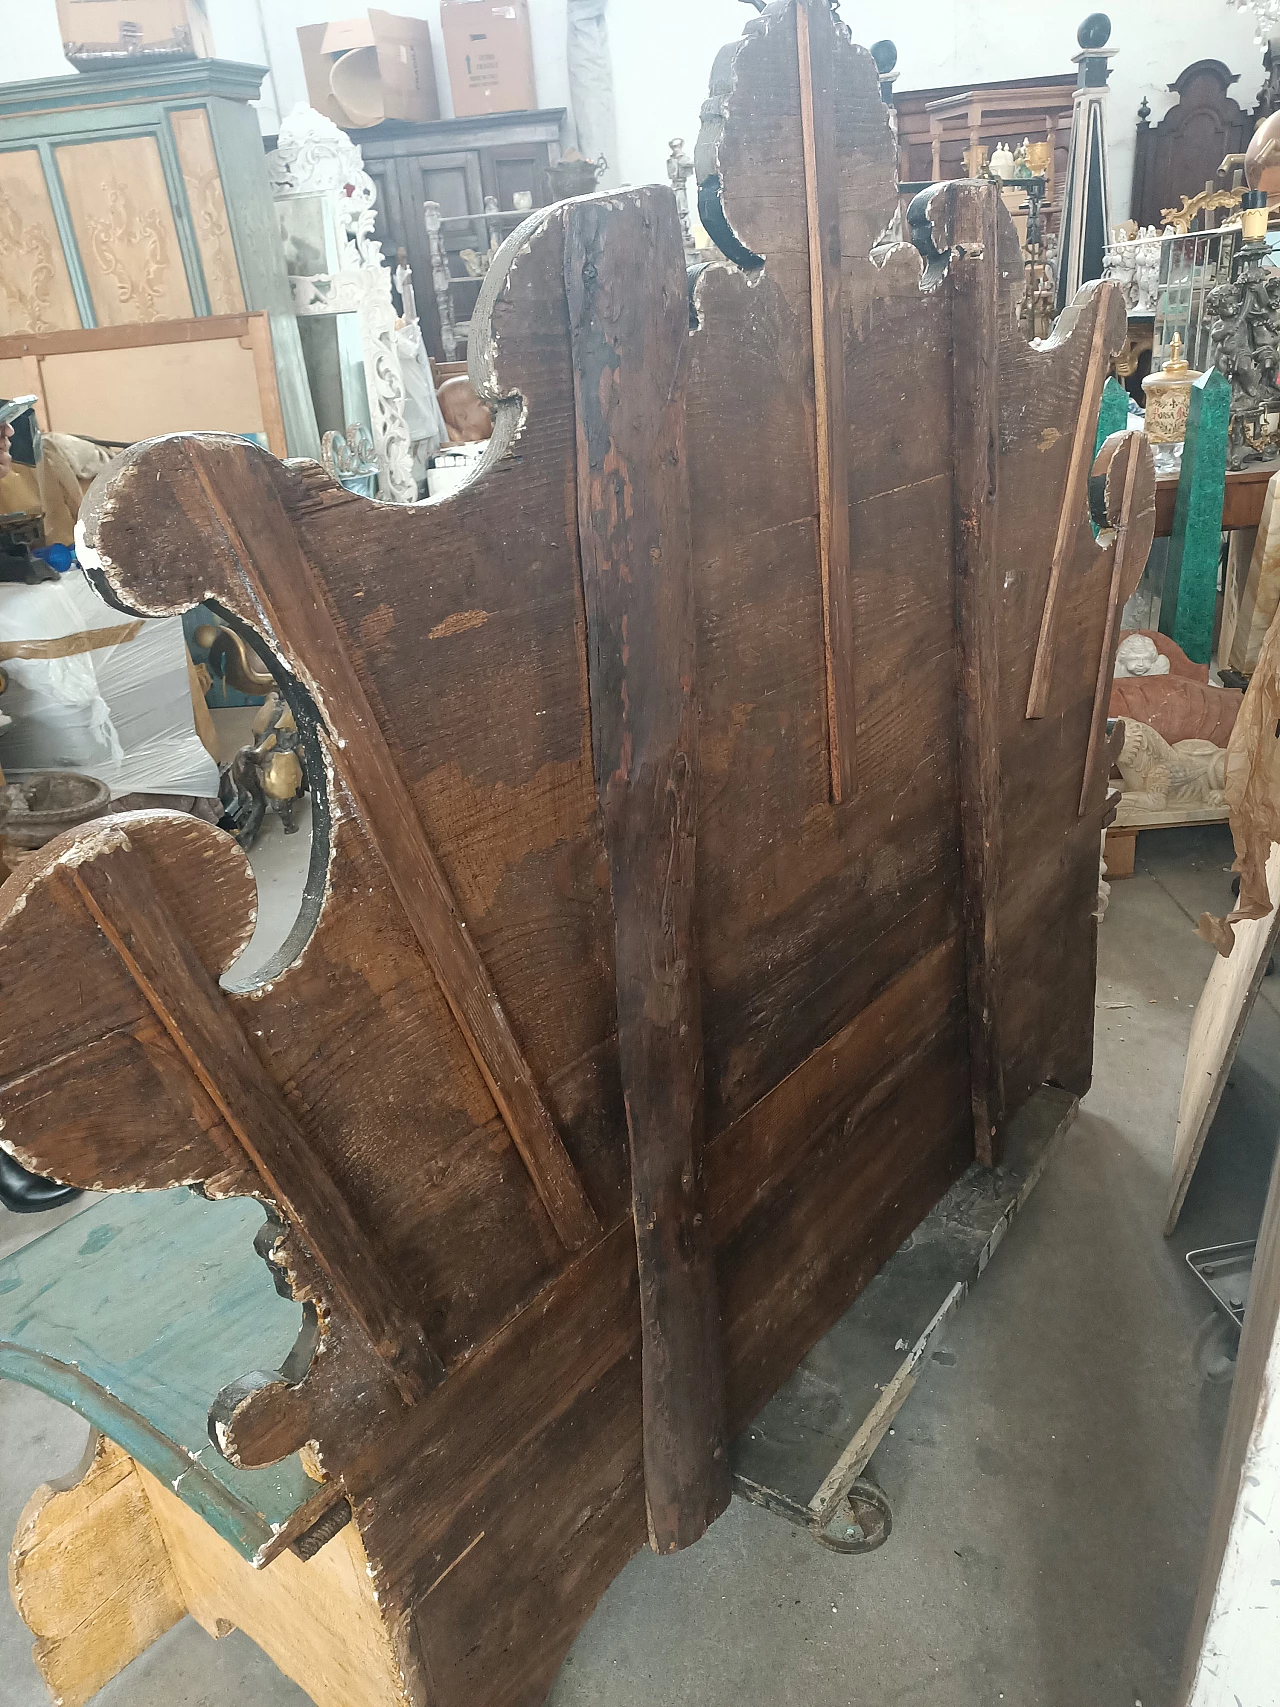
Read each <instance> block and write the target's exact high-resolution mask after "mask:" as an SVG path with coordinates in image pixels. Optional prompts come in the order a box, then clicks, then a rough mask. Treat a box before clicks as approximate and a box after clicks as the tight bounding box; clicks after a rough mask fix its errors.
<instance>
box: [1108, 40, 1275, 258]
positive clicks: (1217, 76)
mask: <svg viewBox="0 0 1280 1707" xmlns="http://www.w3.org/2000/svg"><path fill="white" fill-rule="evenodd" d="M1239 81H1240V76H1239V73H1238V72H1235V71H1232V70H1230V69H1229V68H1228V67H1227V66H1225V65H1224V64H1223V63H1222V61H1221V60H1220V59H1198V60H1197V61H1196V62H1195V64H1194V65H1188V67H1187V68H1186V70H1185V71H1184V72H1183V73H1182V75H1181V76H1180V77H1178V78H1177V79H1176V80H1175V81H1174V82H1172V83H1170V85H1169V87H1170V89H1171V90H1172V91H1173V92H1174V94H1176V95H1177V97H1178V99H1177V103H1176V104H1175V105H1174V106H1172V107H1170V109H1169V111H1168V112H1167V113H1166V114H1165V116H1164V117H1163V118H1162V119H1161V120H1160V122H1159V124H1154V125H1153V124H1150V123H1148V119H1149V117H1150V112H1151V109H1150V108H1149V107H1148V106H1147V104H1146V102H1145V101H1144V102H1143V104H1142V109H1141V110H1140V111H1139V114H1138V133H1137V136H1136V137H1135V139H1134V155H1133V198H1132V204H1131V211H1132V214H1133V217H1134V219H1136V220H1137V222H1138V224H1139V225H1140V226H1147V225H1154V226H1155V228H1156V229H1157V231H1159V230H1161V229H1162V228H1163V226H1164V223H1165V220H1164V213H1165V210H1166V209H1167V208H1176V207H1177V206H1178V205H1179V203H1180V201H1181V199H1182V198H1183V197H1184V196H1196V195H1199V194H1200V192H1201V190H1204V189H1206V188H1210V187H1217V188H1223V189H1225V188H1229V187H1230V183H1231V178H1230V174H1228V175H1227V177H1226V178H1225V179H1220V178H1219V177H1218V175H1217V174H1218V167H1219V165H1220V164H1221V162H1222V161H1223V160H1224V159H1225V158H1226V157H1227V155H1229V154H1243V153H1244V151H1245V149H1246V148H1247V147H1248V146H1249V138H1250V137H1251V136H1252V135H1253V127H1254V124H1255V122H1256V119H1257V114H1256V113H1249V112H1245V111H1244V109H1243V108H1242V107H1241V106H1240V105H1239V104H1238V103H1237V102H1236V101H1233V100H1232V98H1231V96H1230V95H1229V94H1228V93H1227V91H1228V90H1229V89H1230V87H1231V85H1232V84H1233V83H1238V82H1239Z"/></svg>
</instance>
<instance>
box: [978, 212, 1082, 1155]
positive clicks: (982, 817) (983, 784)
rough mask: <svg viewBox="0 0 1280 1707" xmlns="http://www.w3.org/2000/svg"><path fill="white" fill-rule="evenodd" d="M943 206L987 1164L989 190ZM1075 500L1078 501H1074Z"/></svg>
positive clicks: (995, 364) (994, 311)
mask: <svg viewBox="0 0 1280 1707" xmlns="http://www.w3.org/2000/svg"><path fill="white" fill-rule="evenodd" d="M948 194H949V197H950V200H951V221H950V223H951V229H952V237H951V242H952V246H953V259H952V263H951V283H952V303H953V308H952V323H951V339H952V433H953V442H954V444H955V473H954V479H953V486H952V492H953V498H952V525H953V531H954V541H955V543H954V551H955V576H956V626H957V630H958V640H959V676H958V686H959V700H960V822H961V834H962V840H963V849H964V863H963V873H964V923H965V953H966V961H967V974H968V989H969V1056H970V1067H971V1074H972V1098H973V1128H974V1147H975V1150H976V1153H977V1157H978V1160H979V1161H980V1162H982V1163H984V1165H985V1166H987V1167H994V1166H995V1164H996V1162H997V1161H998V1160H999V1149H1000V1129H1001V1126H1002V1125H1003V1122H1004V1072H1003V1064H1002V1061H1001V1056H1000V1036H999V1032H1000V1015H999V1010H998V988H997V977H998V965H999V960H998V944H997V933H996V899H997V892H998V886H999V878H1000V863H1001V855H1002V844H1003V820H1002V811H1003V806H1002V801H1001V797H1000V658H999V632H1000V607H1001V589H1000V581H999V565H998V563H997V560H996V500H997V470H998V467H999V442H998V433H999V409H1000V399H999V382H1000V326H999V319H998V303H999V294H1000V288H1001V287H1000V276H999V268H998V256H997V252H996V242H997V238H996V195H997V191H996V189H995V187H994V186H986V185H982V186H978V185H974V184H959V185H956V186H954V187H953V188H952V189H950V190H949V192H948ZM1081 502H1083V497H1082V499H1081Z"/></svg>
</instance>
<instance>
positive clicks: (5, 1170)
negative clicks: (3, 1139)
mask: <svg viewBox="0 0 1280 1707" xmlns="http://www.w3.org/2000/svg"><path fill="white" fill-rule="evenodd" d="M79 1195H80V1193H79V1191H78V1190H77V1189H76V1187H75V1186H73V1185H59V1184H58V1183H57V1181H56V1180H51V1179H42V1178H41V1176H40V1175H39V1174H29V1173H28V1172H27V1170H26V1169H25V1168H22V1167H19V1166H18V1164H17V1162H15V1161H14V1159H13V1157H12V1156H11V1155H9V1154H8V1152H7V1151H5V1150H0V1203H2V1204H3V1205H4V1207H5V1208H6V1209H12V1210H13V1212H14V1214H15V1215H38V1214H39V1212H40V1211H41V1210H42V1209H57V1208H59V1207H60V1206H61V1205H62V1204H64V1203H70V1202H71V1199H72V1198H73V1197H79Z"/></svg>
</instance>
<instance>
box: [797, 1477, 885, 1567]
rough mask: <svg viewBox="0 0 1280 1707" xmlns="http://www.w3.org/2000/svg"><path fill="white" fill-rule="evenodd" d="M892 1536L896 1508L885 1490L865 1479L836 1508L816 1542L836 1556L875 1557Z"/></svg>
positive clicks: (858, 1481) (859, 1479) (817, 1536)
mask: <svg viewBox="0 0 1280 1707" xmlns="http://www.w3.org/2000/svg"><path fill="white" fill-rule="evenodd" d="M892 1532H893V1507H892V1506H891V1505H890V1504H889V1501H888V1498H887V1496H886V1495H885V1493H884V1491H883V1489H881V1488H878V1487H877V1486H876V1485H875V1483H874V1482H869V1481H867V1480H866V1479H865V1478H863V1477H861V1476H860V1477H859V1478H858V1480H857V1481H856V1482H855V1483H854V1484H853V1486H852V1487H851V1488H850V1489H849V1492H848V1493H847V1494H846V1495H845V1497H844V1499H842V1500H841V1501H840V1504H839V1505H838V1506H837V1507H836V1511H835V1516H834V1517H830V1518H828V1519H827V1522H826V1523H825V1524H824V1525H823V1527H822V1528H821V1529H815V1530H814V1532H813V1537H814V1540H815V1541H817V1542H819V1543H820V1544H821V1545H822V1546H823V1547H830V1548H831V1550H832V1551H833V1552H835V1553H874V1552H875V1550H876V1548H877V1547H883V1546H884V1544H885V1542H886V1541H887V1540H888V1539H889V1536H890V1535H891V1534H892Z"/></svg>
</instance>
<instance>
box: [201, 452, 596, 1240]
mask: <svg viewBox="0 0 1280 1707" xmlns="http://www.w3.org/2000/svg"><path fill="white" fill-rule="evenodd" d="M188 456H189V458H190V461H191V466H192V470H193V472H194V475H195V478H196V481H197V482H198V484H199V489H200V491H201V492H202V493H203V495H204V497H205V500H206V501H207V503H208V506H209V509H210V512H211V522H212V524H213V525H215V526H216V527H217V528H219V529H220V530H221V532H222V533H223V535H224V537H225V538H226V540H227V543H228V545H229V546H230V548H231V550H232V553H233V555H234V556H235V557H236V559H237V561H238V562H239V563H240V565H241V568H242V570H243V572H244V574H245V576H246V578H247V579H248V580H249V582H250V583H251V585H252V586H253V587H254V589H255V591H256V592H257V595H258V598H259V599H260V601H261V603H262V606H263V610H264V614H265V615H266V618H267V621H268V623H269V625H270V627H271V628H272V629H273V630H274V631H277V632H287V633H289V634H290V635H292V636H293V637H294V641H295V644H296V645H297V646H298V647H299V648H300V650H301V651H302V653H303V655H304V656H305V657H306V659H307V661H308V665H309V674H310V677H311V685H312V686H313V688H314V690H315V694H316V698H317V700H318V702H319V704H320V706H321V708H322V710H323V708H324V707H326V706H331V705H337V704H339V703H341V705H342V707H343V713H344V715H343V730H344V733H343V736H342V739H341V742H340V743H339V744H338V746H337V747H336V750H335V751H334V753H333V762H334V766H335V768H336V769H337V770H338V772H339V773H340V774H341V776H342V778H343V781H344V782H345V783H346V785H347V787H348V788H349V789H350V790H351V792H352V794H353V795H354V797H355V799H356V801H357V803H358V805H359V808H360V811H361V816H362V818H363V819H364V821H365V823H366V824H367V825H368V826H369V828H370V831H371V833H372V835H373V838H374V842H375V845H376V846H377V848H378V852H379V853H380V855H381V856H382V860H383V864H384V865H385V867H386V870H387V876H388V878H389V879H390V882H391V886H392V888H393V889H394V890H395V892H396V894H397V895H398V896H399V899H400V903H401V905H402V906H403V907H404V910H405V913H406V915H407V916H408V918H409V922H410V924H411V925H412V927H413V930H414V933H415V935H416V936H417V938H418V940H419V942H420V943H421V945H422V947H423V950H424V952H425V953H426V955H427V957H428V959H429V960H430V961H431V964H432V967H433V969H434V971H435V973H436V976H437V978H438V979H439V981H440V988H441V990H442V991H443V992H444V996H445V999H446V1001H447V1002H448V1003H449V1006H450V1008H451V1009H452V1011H453V1015H454V1018H455V1019H456V1020H457V1022H458V1024H459V1026H460V1027H461V1029H462V1032H463V1035H464V1036H465V1038H466V1040H467V1043H468V1045H469V1046H470V1048H471V1050H472V1053H473V1054H474V1056H475V1058H476V1063H477V1065H478V1066H479V1067H480V1070H481V1072H482V1073H483V1074H484V1078H485V1083H486V1084H487V1085H488V1087H489V1091H490V1093H491V1095H492V1096H493V1099H494V1101H495V1103H496V1104H497V1105H498V1108H499V1109H500V1110H501V1112H502V1117H503V1119H504V1120H505V1121H506V1123H507V1128H508V1130H509V1131H510V1133H511V1137H512V1141H513V1142H514V1143H515V1146H516V1148H517V1149H518V1150H519V1151H520V1154H521V1157H522V1158H523V1160H524V1163H525V1166H526V1167H527V1168H528V1170H529V1173H530V1176H531V1178H532V1179H533V1182H534V1184H535V1186H536V1187H537V1189H538V1195H539V1196H540V1197H541V1199H542V1201H543V1203H544V1205H545V1206H546V1210H547V1213H548V1214H549V1215H550V1217H551V1220H552V1222H553V1224H554V1225H555V1228H556V1231H557V1233H558V1234H559V1235H560V1238H561V1239H562V1241H563V1242H564V1244H565V1245H566V1246H567V1247H568V1248H569V1249H570V1250H576V1249H577V1248H578V1246H580V1245H582V1244H585V1243H586V1242H587V1241H588V1240H589V1239H591V1238H593V1237H595V1236H596V1235H598V1234H599V1231H600V1223H599V1221H598V1219H597V1217H596V1214H595V1211H594V1210H593V1209H592V1207H591V1205H590V1203H589V1202H588V1200H587V1195H586V1192H585V1191H584V1189H583V1186H582V1182H581V1180H580V1179H579V1178H578V1175H577V1173H576V1171H575V1170H574V1167H573V1164H572V1162H571V1161H570V1160H569V1157H568V1154H567V1152H566V1151H565V1148H564V1144H563V1142H562V1141H561V1138H560V1134H559V1133H558V1132H557V1130H556V1127H555V1122H554V1121H553V1120H552V1118H551V1115H550V1113H549V1112H548V1110H547V1107H546V1104H545V1103H544V1101H543V1099H542V1096H541V1093H540V1092H539V1090H538V1087H537V1085H536V1083H535V1082H534V1078H533V1074H532V1072H531V1071H530V1068H529V1065H528V1063H527V1061H526V1060H525V1058H524V1055H523V1054H522V1053H521V1050H520V1046H519V1044H518V1043H517V1041H516V1038H515V1035H514V1033H513V1032H512V1030H511V1025H510V1022H509V1020H508V1019H507V1016H506V1014H505V1013H504V1011H503V1009H502V1005H501V1003H500V1001H499V1000H498V995H497V992H496V991H495V989H494V987H493V982H492V980H491V979H490V977H489V974H488V971H487V969H486V967H485V964H484V961H483V960H482V959H481V957H480V954H479V952H478V950H477V949H476V947H475V943H474V940H473V939H472V938H471V937H470V936H469V935H468V934H467V927H466V924H465V921H464V920H463V919H462V918H461V917H460V915H459V913H458V908H457V904H456V902H455V900H454V897H453V895H452V893H451V891H450V889H449V885H448V882H447V880H446V878H445V876H444V873H443V871H442V870H441V868H440V865H439V862H438V861H437V860H436V858H435V855H434V853H433V851H432V849H431V846H430V844H429V843H428V841H427V839H426V836H425V835H424V833H423V830H422V825H421V823H420V821H419V819H418V816H417V813H416V812H415V810H414V806H413V802H412V799H411V798H410V796H409V794H408V792H407V790H406V789H405V787H404V784H403V781H402V779H401V778H400V776H399V774H398V772H397V770H396V767H395V761H394V759H393V758H392V755H391V751H390V749H389V747H388V746H387V742H386V739H385V737H384V736H383V734H382V732H381V729H380V727H379V724H378V721H377V718H376V716H375V714H374V711H373V708H372V706H370V705H368V704H367V702H364V703H362V697H361V695H360V690H359V687H358V685H357V683H356V679H355V676H354V672H353V671H352V670H351V669H350V666H349V665H348V664H347V663H346V660H345V657H344V649H343V645H342V637H341V635H340V634H339V632H338V630H337V627H336V625H335V624H334V622H333V620H332V618H331V617H330V615H329V611H328V607H327V605H326V603H325V599H324V594H323V590H322V589H321V587H320V586H319V584H318V583H317V582H316V580H315V577H314V575H313V574H312V572H311V567H310V564H309V563H308V562H307V559H306V557H305V555H304V554H303V552H302V550H301V548H300V547H299V545H298V540H297V536H296V534H295V533H294V531H293V529H292V528H291V527H290V525H289V521H288V518H287V516H286V515H285V513H284V511H283V509H282V508H281V507H280V505H279V503H278V501H277V500H276V498H275V495H274V492H273V491H272V489H271V486H270V484H269V482H268V481H267V480H266V478H265V477H264V474H263V471H262V468H261V465H260V464H258V463H257V462H256V461H255V460H253V459H250V458H248V457H234V456H232V457H225V458H220V459H219V460H218V462H216V463H214V462H211V461H210V459H209V458H208V457H207V456H206V454H205V453H204V452H203V451H202V450H201V449H199V448H197V447H196V446H195V445H192V446H190V447H189V449H188ZM251 540H252V543H250V541H251ZM268 554H269V555H270V557H271V558H272V559H273V560H274V564H275V565H277V567H276V568H275V571H274V575H273V577H272V578H271V580H270V585H268V579H267V578H266V577H264V575H263V573H262V571H261V568H260V560H261V558H262V557H263V556H265V555H268ZM280 566H283V572H282V568H281V567H280Z"/></svg>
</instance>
